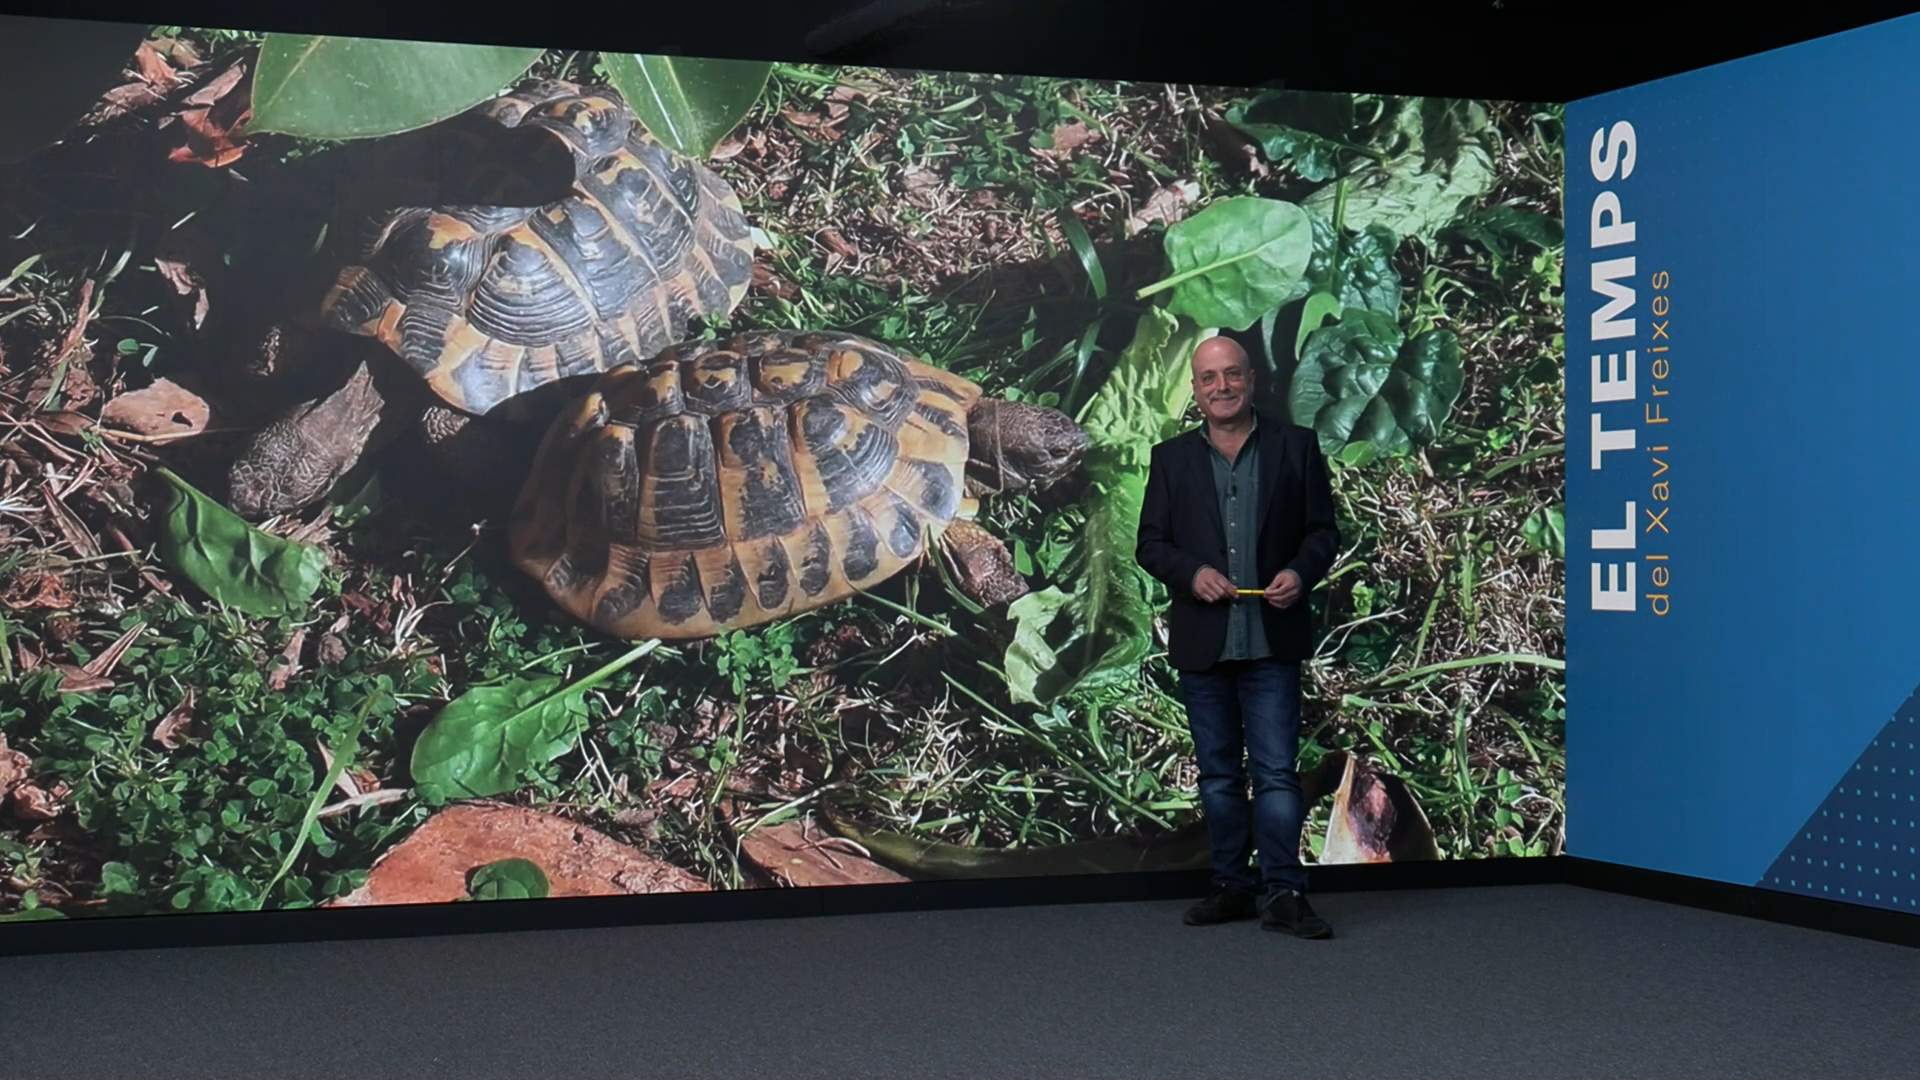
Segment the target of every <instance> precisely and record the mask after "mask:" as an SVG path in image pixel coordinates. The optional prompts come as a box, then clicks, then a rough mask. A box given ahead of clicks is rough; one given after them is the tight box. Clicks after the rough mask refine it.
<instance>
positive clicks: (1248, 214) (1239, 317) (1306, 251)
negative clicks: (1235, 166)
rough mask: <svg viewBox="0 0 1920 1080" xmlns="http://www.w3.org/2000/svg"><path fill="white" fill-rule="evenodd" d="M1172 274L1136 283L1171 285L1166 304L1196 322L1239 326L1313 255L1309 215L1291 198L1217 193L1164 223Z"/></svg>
mask: <svg viewBox="0 0 1920 1080" xmlns="http://www.w3.org/2000/svg"><path fill="white" fill-rule="evenodd" d="M1166 250H1167V263H1168V266H1169V268H1170V269H1171V270H1172V271H1173V274H1172V276H1170V277H1167V278H1165V279H1162V280H1161V281H1158V282H1155V283H1153V284H1151V285H1148V286H1146V287H1145V288H1143V289H1141V290H1140V291H1139V292H1138V293H1137V294H1136V296H1137V297H1138V298H1140V299H1145V298H1146V297H1148V296H1151V295H1153V294H1154V293H1157V292H1160V291H1162V290H1165V289H1169V288H1170V289H1172V290H1173V298H1172V299H1171V300H1170V301H1169V302H1168V304H1167V310H1168V311H1170V312H1172V313H1173V314H1175V315H1184V316H1186V317H1188V318H1190V319H1192V320H1193V322H1195V323H1196V324H1199V325H1202V326H1216V327H1228V328H1231V329H1234V330H1245V329H1246V328H1247V327H1249V326H1252V325H1253V324H1254V323H1255V322H1257V321H1259V319H1260V317H1261V316H1262V315H1264V314H1266V313H1267V312H1268V311H1269V310H1271V309H1272V308H1274V307H1276V306H1277V305H1279V304H1281V303H1283V302H1285V300H1286V298H1287V296H1288V295H1289V294H1290V293H1291V292H1292V291H1293V289H1294V288H1295V287H1296V286H1297V285H1298V284H1299V282H1300V279H1301V277H1302V276H1304V275H1305V274H1306V271H1307V262H1308V260H1309V259H1311V258H1312V256H1313V223H1312V221H1311V220H1310V219H1309V218H1308V217H1307V215H1306V214H1305V213H1304V212H1303V211H1302V210H1301V209H1300V208H1299V207H1298V206H1295V205H1293V204H1292V203H1287V202H1280V201H1278V200H1274V199H1258V198H1253V197H1252V196H1238V197H1235V198H1231V199H1222V200H1221V201H1219V202H1216V203H1214V204H1213V205H1212V206H1209V207H1207V208H1206V209H1205V210H1202V211H1200V212H1199V213H1198V214H1195V215H1194V216H1192V217H1190V218H1187V219H1186V220H1184V221H1181V222H1179V223H1178V224H1176V225H1174V226H1173V227H1172V228H1170V229H1168V230H1167V236H1166Z"/></svg>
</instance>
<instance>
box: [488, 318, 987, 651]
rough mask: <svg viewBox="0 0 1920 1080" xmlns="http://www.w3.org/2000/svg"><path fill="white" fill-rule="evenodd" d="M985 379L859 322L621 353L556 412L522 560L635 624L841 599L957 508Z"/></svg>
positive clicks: (911, 551)
mask: <svg viewBox="0 0 1920 1080" xmlns="http://www.w3.org/2000/svg"><path fill="white" fill-rule="evenodd" d="M979 398H980V388H979V387H978V386H976V385H974V384H973V383H971V382H968V381H967V380H965V379H963V378H960V377H959V376H957V375H953V374H951V373H949V372H945V371H942V370H940V369H938V368H935V367H932V366H929V365H927V364H924V363H921V362H919V361H917V360H913V359H909V358H906V357H902V356H900V355H898V354H896V353H895V352H893V351H892V350H890V349H888V348H886V347H885V346H883V345H880V344H878V343H876V342H873V341H869V340H866V339H864V338H860V337H853V336H846V335H829V334H797V333H792V332H787V331H759V332H753V333H747V334H741V335H738V336H735V337H733V338H730V339H726V340H722V341H717V342H705V343H699V344H693V345H687V346H681V347H675V348H673V349H669V350H667V351H666V352H664V353H662V354H661V355H660V356H659V357H657V358H655V359H654V360H652V361H650V362H649V363H646V364H644V365H631V366H626V367H621V368H616V369H615V370H613V371H610V372H608V373H606V374H605V375H603V376H601V377H600V379H599V380H598V381H597V382H596V383H595V384H594V386H593V387H592V389H591V390H590V391H589V392H588V393H587V394H586V395H585V396H584V397H583V398H582V399H581V400H579V401H578V402H577V403H576V405H575V406H574V407H573V408H572V409H570V410H569V411H568V412H566V413H563V414H562V415H561V416H560V417H559V418H558V419H556V420H555V421H554V423H553V425H552V426H551V427H550V428H549V429H548V430H547V433H546V436H545V438H544V439H543V441H542V443H541V445H540V449H539V451H538V453H537V454H536V456H535V458H534V462H533V467H532V471H531V473H530V474H529V476H528V478H527V481H526V484H525V486H524V487H523V488H522V489H521V493H520V497H519V500H518V503H517V504H516V506H515V508H514V512H513V516H512V519H511V523H510V526H509V542H510V545H511V549H512V554H513V560H514V562H515V564H516V565H518V566H519V567H520V568H521V569H522V570H524V571H526V572H527V573H528V574H531V575H532V576H533V577H535V578H536V579H538V580H539V581H540V582H541V583H542V584H543V585H544V586H545V587H546V589H547V592H548V594H549V595H551V596H552V597H553V599H554V600H555V601H556V602H558V603H559V604H560V606H561V607H563V608H565V609H566V610H567V611H568V612H570V613H571V614H572V615H574V616H575V617H576V618H578V619H581V620H582V621H584V622H586V623H589V624H590V625H592V626H595V627H597V628H599V629H601V630H603V631H605V632H607V633H610V634H613V635H615V636H618V637H624V638H636V639H637V638H648V637H658V638H667V639H680V638H697V637H706V636H709V635H712V634H715V633H719V632H721V631H725V630H731V629H736V628H740V627H747V626H755V625H758V624H761V623H765V622H768V621H770V620H773V619H778V618H781V617H783V616H786V615H791V614H794V613H796V612H801V611H806V610H809V609H811V608H816V607H819V606H821V605H823V604H828V603H831V602H833V601H836V600H839V599H841V598H843V597H845V596H848V595H850V594H851V593H853V592H854V591H856V590H860V589H865V588H867V587H869V586H872V585H874V584H876V583H878V582H880V581H882V580H884V579H886V578H887V577H890V576H891V575H893V574H894V573H896V572H897V571H899V570H900V569H901V568H902V567H904V566H906V565H907V564H908V563H910V562H912V561H914V560H915V559H916V558H918V557H919V556H920V555H921V553H922V552H923V551H924V550H925V546H926V544H927V542H928V540H929V538H930V537H932V536H937V535H938V534H939V533H940V532H941V531H943V530H944V529H945V527H946V525H947V523H948V522H950V521H952V520H953V518H954V517H955V516H956V515H957V514H958V513H959V512H960V508H961V504H962V498H963V494H964V486H963V485H964V482H965V481H964V472H965V469H966V464H967V441H968V440H967V413H968V411H969V410H970V409H971V408H972V407H973V405H974V403H975V402H976V401H978V400H979Z"/></svg>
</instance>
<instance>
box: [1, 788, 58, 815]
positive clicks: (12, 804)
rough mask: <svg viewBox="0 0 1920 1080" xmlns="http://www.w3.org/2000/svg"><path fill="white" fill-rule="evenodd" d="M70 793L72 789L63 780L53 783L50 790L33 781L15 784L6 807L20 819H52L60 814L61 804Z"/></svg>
mask: <svg viewBox="0 0 1920 1080" xmlns="http://www.w3.org/2000/svg"><path fill="white" fill-rule="evenodd" d="M71 794H73V791H72V789H70V788H68V787H67V785H66V784H65V783H64V782H63V783H59V784H55V785H54V786H53V789H52V790H51V791H49V790H48V789H46V788H43V787H41V786H40V785H38V784H34V783H21V784H16V785H15V786H14V789H13V795H12V797H11V798H9V799H8V801H7V808H8V809H9V810H10V811H12V813H13V816H14V817H17V818H19V819H20V820H22V821H52V820H53V819H54V818H57V817H59V816H60V810H61V804H62V803H64V802H66V799H67V796H68V795H71Z"/></svg>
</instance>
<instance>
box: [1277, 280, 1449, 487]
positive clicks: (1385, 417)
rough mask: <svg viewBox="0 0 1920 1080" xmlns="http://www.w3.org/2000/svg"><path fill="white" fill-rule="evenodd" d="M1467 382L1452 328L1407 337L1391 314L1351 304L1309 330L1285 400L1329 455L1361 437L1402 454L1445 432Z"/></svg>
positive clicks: (1299, 422)
mask: <svg viewBox="0 0 1920 1080" xmlns="http://www.w3.org/2000/svg"><path fill="white" fill-rule="evenodd" d="M1461 382H1462V373H1461V370H1460V345H1459V342H1458V340H1457V339H1456V338H1455V337H1454V335H1453V333H1452V331H1448V330H1430V331H1427V332H1426V333H1423V334H1421V335H1419V336H1418V337H1415V338H1414V339H1413V340H1412V341H1404V340H1403V338H1402V335H1401V333H1400V328H1399V326H1398V325H1397V324H1396V323H1395V322H1394V321H1393V320H1392V319H1391V318H1389V317H1388V316H1385V315H1382V314H1380V313H1378V312H1372V311H1362V310H1359V309H1354V308H1349V309H1348V310H1347V312H1346V313H1345V314H1344V315H1343V316H1342V317H1341V321H1340V322H1339V324H1338V325H1335V326H1329V327H1325V328H1323V329H1320V330H1316V331H1314V332H1313V333H1312V334H1310V335H1308V337H1307V345H1306V348H1305V350H1304V351H1303V352H1302V353H1301V356H1300V367H1299V369H1298V370H1296V371H1295V372H1294V376H1293V383H1292V385H1291V386H1290V387H1289V388H1288V402H1287V403H1288V408H1289V410H1290V411H1291V413H1292V415H1293V419H1294V422H1295V423H1297V424H1301V425H1303V426H1307V427H1311V428H1313V429H1314V430H1315V431H1317V432H1319V434H1320V446H1321V449H1322V450H1323V451H1324V452H1325V453H1327V454H1328V455H1329V456H1332V455H1337V454H1339V453H1340V452H1341V450H1342V449H1344V448H1345V446H1346V445H1347V444H1348V443H1349V442H1351V441H1353V440H1356V439H1363V440H1365V441H1367V442H1370V443H1372V444H1374V446H1375V448H1376V449H1377V450H1379V451H1380V452H1382V453H1385V454H1398V453H1405V452H1406V451H1408V450H1410V449H1411V448H1412V447H1413V446H1415V445H1425V444H1427V443H1430V442H1432V441H1433V440H1434V438H1435V437H1437V436H1438V435H1439V433H1440V427H1441V425H1442V424H1444V423H1445V422H1446V418H1447V415H1448V414H1449V413H1450V412H1452V410H1453V404H1454V401H1455V400H1456V399H1458V398H1459V396H1460V387H1461Z"/></svg>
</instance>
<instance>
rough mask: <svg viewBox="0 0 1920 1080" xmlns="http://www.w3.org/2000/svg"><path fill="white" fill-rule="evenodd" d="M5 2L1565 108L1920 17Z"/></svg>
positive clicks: (932, 4)
mask: <svg viewBox="0 0 1920 1080" xmlns="http://www.w3.org/2000/svg"><path fill="white" fill-rule="evenodd" d="M481 10H483V8H482V5H478V4H473V3H467V4H448V3H444V2H439V0H420V2H415V3H408V4H405V5H400V4H394V5H391V6H389V5H386V4H376V3H367V2H363V0H325V2H319V3H309V4H304V5H293V4H288V3H279V2H272V0H253V2H250V3H244V2H233V0H145V2H128V0H111V2H88V0H65V2H61V3H49V2H20V0H0V11H5V12H10V13H17V14H38V15H65V16H78V17H91V18H117V19H125V20H129V21H147V22H155V23H189V24H197V25H201V26H226V27H236V28H245V29H257V30H290V31H304V32H310V33H320V32H324V33H340V34H353V35H360V36H373V37H404V38H418V39H426V40H441V41H470V42H488V43H503V44H504V43H519V44H533V45H545V46H549V47H556V48H568V47H572V48H618V49H622V50H631V51H636V52H664V53H680V54H687V55H703V56H729V57H743V58H752V59H768V60H774V59H778V60H794V61H804V60H813V61H826V62H840V63H853V64H869V65H878V66H889V67H918V68H938V69H960V70H973V71H1001V72H1017V73H1033V74H1041V73H1044V74H1057V75H1068V76H1077V77H1083V78H1106V79H1153V80H1165V81H1177V82H1205V83H1217V84H1226V85H1244V86H1256V85H1268V84H1271V85H1287V86H1294V87H1299V88H1304V89H1343V90H1371V91H1378V92H1385V93H1409V94H1439V95H1449V96H1455V95H1457V96H1467V97H1487V98H1508V99H1523V100H1534V101H1556V100H1559V101H1564V100H1572V99H1574V98H1578V97H1584V96H1587V95H1589V94H1595V93H1600V92H1603V91H1606V90H1610V89H1615V88H1618V87H1621V86H1627V85H1631V84H1633V83H1636V82H1643V81H1646V80H1648V79H1654V78H1659V77H1661V76H1664V75H1671V74H1675V73H1678V72H1681V71H1685V70H1687V69H1690V68H1696V67H1701V66H1705V65H1707V64H1712V63H1718V62H1720V61H1724V60H1730V59H1734V58H1736V57H1739V56H1743V55H1747V54H1750V53H1754V52H1760V51H1763V50H1766V49H1770V48H1777V47H1780V46H1783V45H1788V44H1791V43H1793V42H1795V41H1801V40H1806V39H1808V38H1813V37H1819V36H1822V35H1824V34H1830V33H1835V32H1839V31H1843V30H1847V29H1851V28H1853V27H1857V26H1862V25H1865V24H1868V23H1872V22H1877V21H1880V20H1883V19H1888V18H1893V17H1897V16H1900V15H1904V14H1908V13H1911V12H1913V11H1915V10H1920V4H1914V3H1904V4H1895V3H1855V2H1843V0H1829V2H1823V3H1819V4H1812V5H1809V4H1796V5H1791V6H1782V7H1776V8H1774V9H1773V10H1772V11H1770V12H1766V13H1765V14H1761V13H1760V12H1761V11H1762V9H1760V8H1758V7H1755V6H1747V8H1746V11H1744V12H1740V13H1737V14H1731V13H1715V14H1687V13H1686V6H1685V5H1679V4H1673V3H1658V4H1657V3H1650V2H1646V0H1604V2H1588V3H1581V2H1579V0H1561V2H1549V0H1470V2H1469V0H1454V2H1441V0H1435V2H1431V3H1424V4H1406V5H1398V4H1393V3H1381V2H1375V3H1367V4H1356V3H1336V2H1333V0H1272V2H1269V3H1214V2H1202V0H1184V2H1179V0H1176V2H1164V0H1163V2H1156V3H1148V2H1145V0H787V2H785V3H778V4H775V3H767V2H764V0H694V2H688V0H652V2H650V3H646V2H641V0H622V2H618V3H611V4H603V3H597V2H580V0H572V2H561V3H549V4H532V5H529V4H514V3H502V4H498V5H497V6H495V7H494V8H493V9H492V11H493V15H492V17H488V18H480V17H477V16H476V14H475V13H476V12H478V11H481Z"/></svg>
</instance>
